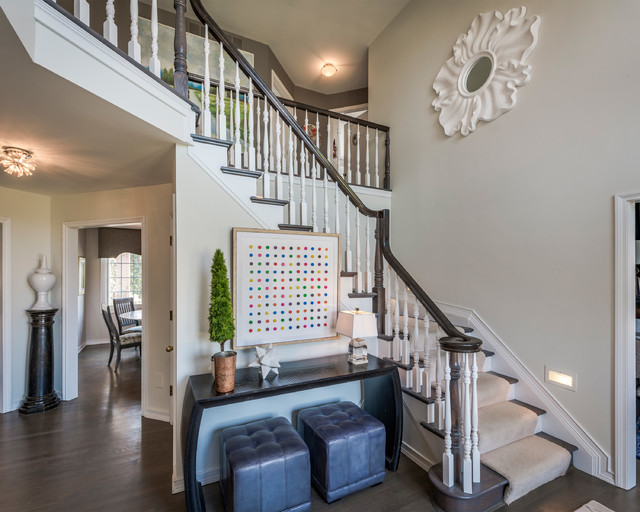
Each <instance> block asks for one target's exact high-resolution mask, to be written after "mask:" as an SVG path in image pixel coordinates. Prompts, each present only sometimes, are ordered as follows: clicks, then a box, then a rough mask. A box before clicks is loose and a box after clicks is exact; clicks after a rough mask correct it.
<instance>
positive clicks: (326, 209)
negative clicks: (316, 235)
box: [322, 169, 331, 233]
mask: <svg viewBox="0 0 640 512" xmlns="http://www.w3.org/2000/svg"><path fill="white" fill-rule="evenodd" d="M322 172H323V174H324V176H323V185H324V218H323V220H324V229H323V231H324V232H325V233H331V228H330V227H329V181H328V180H327V170H326V169H323V170H322Z"/></svg>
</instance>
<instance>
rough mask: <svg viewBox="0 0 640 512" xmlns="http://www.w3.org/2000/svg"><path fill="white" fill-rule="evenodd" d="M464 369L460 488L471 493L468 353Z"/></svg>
mask: <svg viewBox="0 0 640 512" xmlns="http://www.w3.org/2000/svg"><path fill="white" fill-rule="evenodd" d="M462 364H463V365H464V371H463V374H462V379H463V380H462V385H463V387H464V389H465V394H464V403H463V407H464V455H463V462H462V490H463V491H464V492H465V493H466V494H471V492H472V490H473V470H472V465H471V401H470V400H469V396H470V395H469V391H470V388H469V386H470V385H471V370H470V369H469V354H464V355H463V357H462Z"/></svg>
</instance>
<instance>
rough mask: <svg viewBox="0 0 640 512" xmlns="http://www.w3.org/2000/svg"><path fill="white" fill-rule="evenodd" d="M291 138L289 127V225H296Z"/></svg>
mask: <svg viewBox="0 0 640 512" xmlns="http://www.w3.org/2000/svg"><path fill="white" fill-rule="evenodd" d="M293 165H294V159H293V136H292V131H291V126H289V224H295V223H296V202H295V199H294V198H293V173H294V169H293Z"/></svg>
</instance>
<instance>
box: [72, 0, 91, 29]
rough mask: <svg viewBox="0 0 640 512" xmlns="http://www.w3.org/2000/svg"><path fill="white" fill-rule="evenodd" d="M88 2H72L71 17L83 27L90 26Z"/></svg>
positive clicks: (84, 0) (83, 0)
mask: <svg viewBox="0 0 640 512" xmlns="http://www.w3.org/2000/svg"><path fill="white" fill-rule="evenodd" d="M89 14H90V12H89V2H87V0H74V2H73V15H74V16H75V17H76V18H78V19H79V20H80V21H81V22H82V23H84V24H85V25H89V24H90V19H89V17H90V16H89Z"/></svg>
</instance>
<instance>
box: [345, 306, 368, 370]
mask: <svg viewBox="0 0 640 512" xmlns="http://www.w3.org/2000/svg"><path fill="white" fill-rule="evenodd" d="M336 332H337V333H338V334H342V335H344V336H348V337H349V338H351V341H350V342H349V359H348V361H349V362H350V363H351V364H367V363H368V362H369V361H368V359H367V345H366V344H365V342H364V339H363V338H366V337H369V336H378V324H377V322H376V316H375V315H374V314H373V313H368V312H366V311H360V310H359V309H358V308H356V309H355V311H340V313H338V322H337V324H336Z"/></svg>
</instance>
